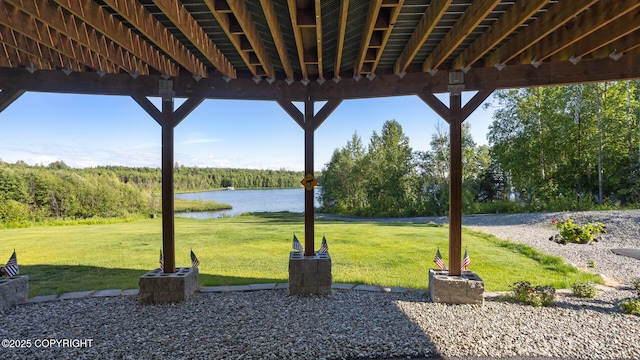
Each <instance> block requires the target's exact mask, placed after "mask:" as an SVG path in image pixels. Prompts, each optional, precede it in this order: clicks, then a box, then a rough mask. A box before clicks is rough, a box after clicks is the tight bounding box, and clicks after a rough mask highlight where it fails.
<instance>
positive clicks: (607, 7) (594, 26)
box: [516, 0, 640, 64]
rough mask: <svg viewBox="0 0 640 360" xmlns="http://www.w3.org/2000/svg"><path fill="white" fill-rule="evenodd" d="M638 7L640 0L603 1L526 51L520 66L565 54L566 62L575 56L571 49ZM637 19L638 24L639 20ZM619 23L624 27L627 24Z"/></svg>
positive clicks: (520, 59)
mask: <svg viewBox="0 0 640 360" xmlns="http://www.w3.org/2000/svg"><path fill="white" fill-rule="evenodd" d="M638 7H640V1H638V0H618V1H614V2H611V1H600V2H598V3H597V4H594V5H593V6H592V7H590V8H589V9H588V10H587V11H584V12H583V13H582V14H580V15H579V16H578V17H576V19H575V21H573V22H572V23H571V26H566V27H563V28H560V29H558V30H556V31H554V32H553V33H551V34H549V35H548V36H546V37H545V38H544V39H542V40H540V41H539V42H538V43H536V44H534V45H533V46H531V47H530V48H528V49H527V50H525V51H524V52H523V53H522V54H520V56H518V59H517V60H516V63H519V64H528V63H530V62H531V61H532V60H534V59H535V61H544V60H546V59H547V58H549V57H551V56H553V55H555V54H556V53H558V52H561V51H562V52H563V53H564V54H565V55H566V57H564V56H562V55H561V58H564V59H565V60H566V59H568V58H569V57H570V56H572V55H573V51H572V50H570V49H569V48H570V47H571V45H573V44H574V43H576V42H578V41H580V40H581V39H585V38H589V39H593V37H591V36H589V35H590V34H593V33H594V32H597V31H598V29H601V28H604V27H606V26H607V25H608V24H610V23H611V22H613V21H615V20H616V19H618V18H620V17H622V16H624V15H625V14H627V13H629V12H630V11H633V10H634V9H637V8H638ZM635 20H636V21H637V19H635ZM616 23H617V24H621V23H622V24H624V21H621V22H616ZM625 25H626V24H625ZM600 36H601V35H600ZM596 48H597V47H596ZM563 50H564V51H563ZM577 55H579V54H577Z"/></svg>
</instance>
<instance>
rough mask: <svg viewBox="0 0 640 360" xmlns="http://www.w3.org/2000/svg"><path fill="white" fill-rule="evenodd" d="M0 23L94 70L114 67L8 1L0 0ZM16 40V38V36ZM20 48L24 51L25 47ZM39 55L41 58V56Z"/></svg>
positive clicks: (54, 60)
mask: <svg viewBox="0 0 640 360" xmlns="http://www.w3.org/2000/svg"><path fill="white" fill-rule="evenodd" d="M0 25H3V26H6V27H7V28H9V29H12V30H13V31H15V32H17V33H19V34H22V35H24V36H26V37H28V38H29V39H31V40H33V41H35V42H37V43H39V44H42V45H44V46H46V47H48V48H50V49H52V50H53V51H55V52H56V53H59V54H61V55H63V56H64V57H67V58H68V59H74V61H73V62H75V61H77V62H79V63H81V64H84V65H85V66H87V67H89V68H93V69H96V70H100V69H102V70H110V69H113V68H114V66H113V65H112V64H111V63H110V61H108V60H107V59H105V58H103V57H101V56H100V54H94V53H92V51H91V50H90V49H88V48H86V47H83V46H82V45H80V44H79V43H78V42H76V41H74V40H73V39H71V38H69V37H68V36H66V35H64V34H61V33H59V32H58V31H57V30H55V29H52V28H51V27H49V26H48V25H47V24H45V23H44V22H41V21H39V20H37V19H35V18H33V17H31V16H29V15H28V14H25V13H24V12H22V11H21V10H20V9H18V8H16V7H13V6H12V5H11V4H9V3H8V2H0ZM16 40H18V39H17V38H16ZM16 46H17V45H16ZM20 50H21V51H23V52H24V51H25V50H26V49H20ZM39 57H40V58H42V56H39ZM56 60H61V59H50V61H51V62H53V63H55V62H56ZM69 64H70V62H67V65H69ZM70 68H72V69H73V70H76V71H79V70H81V69H80V68H75V67H70Z"/></svg>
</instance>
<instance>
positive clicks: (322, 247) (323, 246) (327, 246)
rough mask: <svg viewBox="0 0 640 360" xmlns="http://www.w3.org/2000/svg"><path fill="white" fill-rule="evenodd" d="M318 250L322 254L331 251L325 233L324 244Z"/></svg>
mask: <svg viewBox="0 0 640 360" xmlns="http://www.w3.org/2000/svg"><path fill="white" fill-rule="evenodd" d="M318 252H319V253H321V254H323V253H328V252H329V245H327V238H325V237H324V234H322V246H320V250H318Z"/></svg>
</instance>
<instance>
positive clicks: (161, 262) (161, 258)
mask: <svg viewBox="0 0 640 360" xmlns="http://www.w3.org/2000/svg"><path fill="white" fill-rule="evenodd" d="M160 271H164V258H163V257H162V249H160Z"/></svg>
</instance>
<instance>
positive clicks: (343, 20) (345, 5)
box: [265, 0, 349, 78]
mask: <svg viewBox="0 0 640 360" xmlns="http://www.w3.org/2000/svg"><path fill="white" fill-rule="evenodd" d="M265 1H266V0H265ZM341 4H342V5H341V6H340V19H339V20H338V23H339V24H340V25H338V35H337V37H338V42H337V44H336V63H335V65H334V67H333V69H334V70H333V77H334V78H339V77H340V67H341V65H342V51H343V49H344V35H345V33H346V32H347V16H348V15H349V0H343V1H342V2H341Z"/></svg>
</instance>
